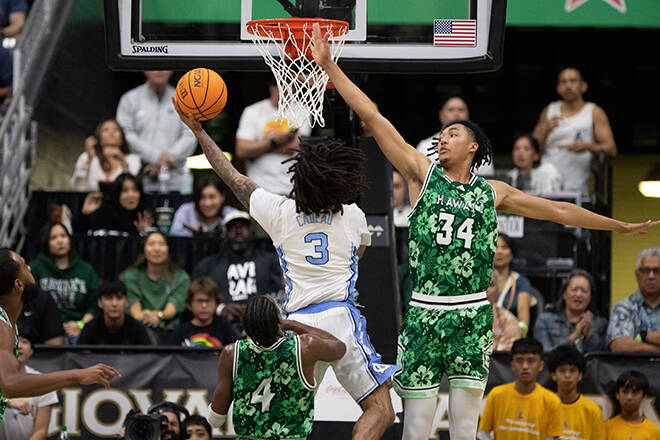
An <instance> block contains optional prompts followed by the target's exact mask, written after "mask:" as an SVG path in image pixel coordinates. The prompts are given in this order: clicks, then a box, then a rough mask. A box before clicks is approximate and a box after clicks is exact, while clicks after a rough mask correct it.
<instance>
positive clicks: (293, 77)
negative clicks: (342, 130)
mask: <svg viewBox="0 0 660 440" xmlns="http://www.w3.org/2000/svg"><path fill="white" fill-rule="evenodd" d="M314 23H318V24H319V26H320V27H321V33H322V35H328V36H329V39H328V41H329V43H330V57H331V58H332V60H333V61H337V59H339V55H340V53H341V49H342V47H343V46H344V37H345V36H346V33H347V32H348V23H346V22H345V21H339V20H327V19H323V18H297V17H295V18H278V19H268V20H252V21H249V22H248V23H247V30H248V32H249V33H250V34H251V35H252V36H253V38H252V41H253V42H254V43H255V45H256V46H257V48H258V49H259V52H261V55H263V57H264V60H265V61H266V64H267V65H268V66H269V67H270V69H271V70H272V72H273V75H275V80H276V81H277V88H278V90H279V91H280V98H279V105H278V109H277V118H278V119H279V120H286V121H288V122H289V124H291V123H293V124H295V126H296V127H301V126H303V125H304V124H305V123H310V124H311V125H312V126H314V125H317V124H318V125H319V126H321V127H324V126H325V121H324V119H323V94H324V92H325V89H326V85H327V83H328V75H327V74H326V73H325V71H324V70H323V69H322V68H321V67H319V66H318V65H317V64H316V62H314V59H313V58H312V51H311V45H312V28H313V26H314ZM259 37H262V38H259Z"/></svg>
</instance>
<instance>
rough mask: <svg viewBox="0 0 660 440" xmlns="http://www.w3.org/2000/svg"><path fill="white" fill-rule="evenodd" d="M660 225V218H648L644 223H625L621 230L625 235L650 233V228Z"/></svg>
mask: <svg viewBox="0 0 660 440" xmlns="http://www.w3.org/2000/svg"><path fill="white" fill-rule="evenodd" d="M658 225H660V220H655V221H653V220H647V221H645V222H644V223H624V224H623V227H622V229H621V230H620V231H619V232H620V233H622V234H624V235H638V234H648V232H649V229H651V228H654V227H656V226H658Z"/></svg>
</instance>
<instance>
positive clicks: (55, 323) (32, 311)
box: [18, 287, 65, 344]
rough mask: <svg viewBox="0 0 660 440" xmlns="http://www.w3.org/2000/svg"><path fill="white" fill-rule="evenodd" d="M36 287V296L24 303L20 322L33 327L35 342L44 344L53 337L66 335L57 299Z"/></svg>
mask: <svg viewBox="0 0 660 440" xmlns="http://www.w3.org/2000/svg"><path fill="white" fill-rule="evenodd" d="M35 288H36V287H35ZM36 289H37V291H36V292H35V294H34V296H33V297H31V298H30V299H29V300H28V301H27V302H26V303H24V304H23V311H22V312H21V316H19V318H18V321H19V324H21V325H25V326H26V327H27V328H30V329H31V332H33V335H32V336H33V337H32V343H33V344H43V343H44V342H46V341H49V340H51V339H53V338H57V337H59V336H61V337H64V336H65V333H64V328H63V327H62V319H61V318H60V311H59V310H58V308H57V304H56V303H55V300H54V299H53V297H52V296H50V295H49V294H47V293H44V292H43V291H41V289H38V288H36Z"/></svg>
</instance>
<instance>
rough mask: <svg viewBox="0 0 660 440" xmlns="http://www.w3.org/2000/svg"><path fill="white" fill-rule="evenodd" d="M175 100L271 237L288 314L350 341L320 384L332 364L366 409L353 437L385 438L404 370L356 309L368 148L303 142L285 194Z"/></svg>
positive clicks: (321, 368)
mask: <svg viewBox="0 0 660 440" xmlns="http://www.w3.org/2000/svg"><path fill="white" fill-rule="evenodd" d="M173 104H174V107H175V109H176V111H177V112H178V114H179V117H180V118H181V119H182V121H183V122H184V123H185V124H186V125H187V126H188V127H189V128H190V129H191V130H192V132H193V133H194V134H195V136H196V137H197V139H198V140H199V143H200V145H201V146H202V150H203V151H204V154H205V155H206V157H207V159H208V160H209V162H210V163H211V165H212V166H213V169H214V170H215V171H216V173H217V174H218V175H219V176H220V178H221V179H222V180H223V181H224V182H225V183H226V184H227V185H228V186H229V187H230V188H231V190H232V191H233V192H234V194H235V195H236V197H237V198H238V200H239V201H240V202H241V203H242V204H243V205H244V206H245V207H247V208H248V209H249V211H250V215H252V217H253V218H254V219H255V220H257V222H259V224H260V225H261V226H262V227H263V229H264V230H265V231H266V232H267V233H268V235H269V236H270V237H271V239H272V240H273V244H274V245H275V248H276V249H277V253H278V255H279V258H280V264H281V267H282V272H283V275H284V280H285V284H286V303H285V305H284V308H285V312H287V313H288V314H289V318H290V319H295V320H296V321H299V322H302V323H304V324H307V325H309V326H313V327H318V328H320V329H323V330H325V331H327V332H328V333H330V334H332V335H333V336H335V337H337V338H338V339H339V340H341V341H342V342H343V343H344V344H345V345H346V353H345V354H344V355H343V356H342V357H341V358H340V359H338V360H335V361H332V362H328V361H325V362H318V363H317V364H316V366H315V368H314V377H315V380H316V382H317V384H318V383H320V382H321V380H322V379H323V376H324V375H325V371H326V370H327V368H328V366H330V365H331V366H332V368H333V370H334V372H335V375H336V376H337V379H338V380H339V382H340V383H341V384H342V385H343V387H344V388H345V389H346V391H348V393H349V394H350V395H351V397H352V398H353V399H354V400H355V401H356V402H357V403H358V404H359V405H360V407H361V408H362V411H363V413H362V415H361V416H360V418H359V419H358V421H357V422H356V424H355V426H354V428H353V439H377V438H380V437H381V436H382V435H383V433H384V432H385V430H386V429H387V428H388V427H389V426H390V425H392V424H393V423H394V409H393V408H392V400H391V397H390V392H389V387H388V383H389V379H390V378H391V377H392V376H393V375H394V374H395V373H396V372H397V371H398V370H399V368H398V367H397V366H396V365H390V364H384V363H382V360H381V356H380V355H379V354H378V352H376V350H375V349H374V347H373V345H372V344H371V341H370V340H369V336H368V335H367V328H366V326H367V323H366V320H365V319H364V317H363V316H362V315H361V314H360V312H359V311H358V309H357V308H356V300H357V297H358V292H357V290H356V289H355V284H356V282H357V277H358V260H359V258H360V257H361V256H362V253H363V252H364V250H365V248H366V246H368V245H369V244H371V236H370V234H369V231H368V229H367V221H366V217H365V215H364V213H363V212H362V211H361V210H360V209H359V208H358V207H357V205H355V204H354V203H353V202H354V201H355V200H356V199H357V198H358V195H359V194H360V193H361V192H363V191H364V190H366V181H365V179H366V178H365V175H364V163H365V160H366V158H365V155H364V153H362V152H361V151H360V150H359V149H356V148H353V147H350V146H348V145H346V143H345V142H344V141H342V140H339V139H333V140H328V141H324V142H320V143H318V144H314V145H310V144H306V143H304V142H303V143H301V144H300V146H299V149H298V151H297V153H296V154H295V156H294V157H293V158H292V159H290V160H291V166H290V168H289V173H290V174H291V176H292V177H291V181H292V183H293V190H292V191H291V193H290V194H289V197H283V196H279V195H277V194H273V193H269V192H268V191H265V190H264V189H262V188H259V186H258V185H256V184H255V183H254V182H253V181H252V180H251V179H249V178H248V177H247V176H244V175H243V174H241V173H239V172H238V171H237V170H236V169H235V168H234V167H233V165H232V164H231V162H229V160H228V159H227V158H226V157H225V155H224V153H223V152H222V150H220V148H219V147H218V146H217V145H216V144H215V142H214V141H213V140H212V139H211V138H210V137H209V136H208V134H207V133H206V132H205V131H204V129H203V128H202V126H201V124H200V122H199V121H196V120H195V119H194V118H193V117H192V115H190V114H188V115H184V114H183V113H182V111H181V109H180V108H179V107H178V105H177V104H176V101H173Z"/></svg>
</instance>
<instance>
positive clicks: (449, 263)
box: [409, 164, 497, 296]
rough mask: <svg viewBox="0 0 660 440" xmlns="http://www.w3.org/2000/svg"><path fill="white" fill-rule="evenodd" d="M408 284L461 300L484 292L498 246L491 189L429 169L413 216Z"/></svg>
mask: <svg viewBox="0 0 660 440" xmlns="http://www.w3.org/2000/svg"><path fill="white" fill-rule="evenodd" d="M409 234H410V237H409V238H410V250H409V258H410V279H411V282H412V286H413V292H417V293H419V294H423V295H433V296H457V295H465V294H470V293H477V292H483V291H485V290H486V289H487V288H488V286H489V284H490V278H491V273H492V270H493V256H494V255H495V248H496V246H497V215H496V213H495V197H494V190H493V188H492V186H491V185H490V184H489V183H488V181H487V180H486V179H484V178H483V177H478V176H476V175H474V176H472V178H471V180H470V182H469V183H467V184H462V183H459V182H454V181H452V180H451V179H450V178H449V177H448V176H446V175H445V174H444V172H443V170H442V168H441V167H439V166H437V165H436V164H433V165H431V168H430V169H429V173H428V174H427V176H426V180H425V181H424V186H423V187H422V190H421V193H420V198H418V200H417V204H416V205H415V208H414V209H413V211H412V213H411V214H410V219H409Z"/></svg>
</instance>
